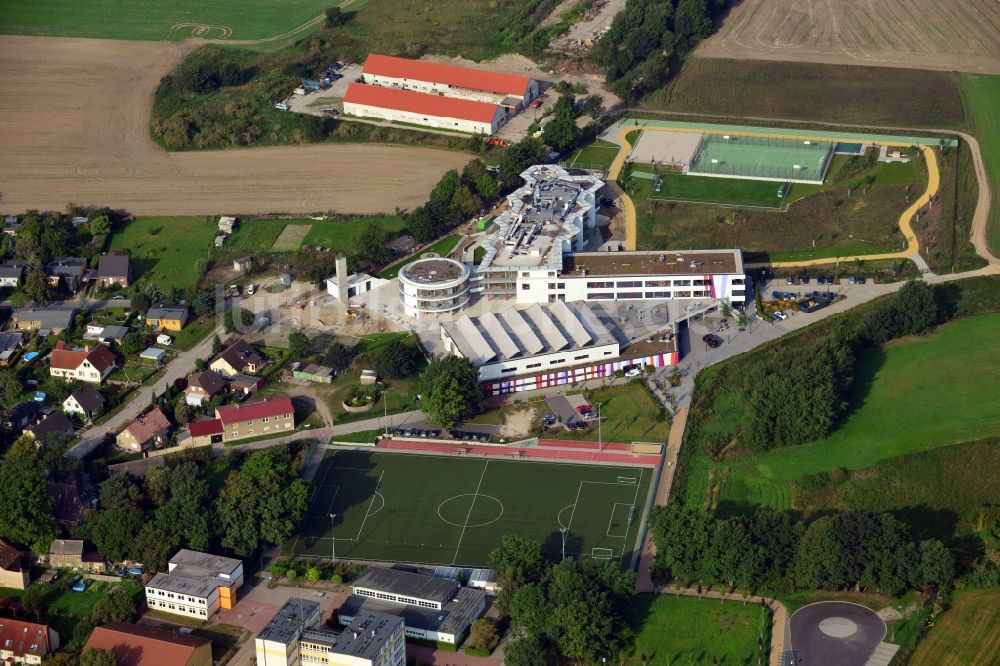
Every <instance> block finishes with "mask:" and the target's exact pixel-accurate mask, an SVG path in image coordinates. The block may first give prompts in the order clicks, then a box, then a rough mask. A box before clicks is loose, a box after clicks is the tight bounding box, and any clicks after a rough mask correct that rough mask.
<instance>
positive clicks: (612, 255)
mask: <svg viewBox="0 0 1000 666" xmlns="http://www.w3.org/2000/svg"><path fill="white" fill-rule="evenodd" d="M581 269H583V270H585V271H586V275H587V276H588V277H590V276H595V277H596V276H601V275H719V274H725V275H736V274H742V273H743V255H742V253H741V252H740V251H739V250H697V251H690V252H687V251H672V250H663V251H650V252H577V253H576V254H574V255H571V256H567V257H566V261H565V262H564V263H563V274H564V276H565V277H572V276H573V275H574V274H576V273H577V271H580V270H581Z"/></svg>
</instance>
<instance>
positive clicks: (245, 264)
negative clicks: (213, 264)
mask: <svg viewBox="0 0 1000 666" xmlns="http://www.w3.org/2000/svg"><path fill="white" fill-rule="evenodd" d="M251 267H253V259H251V258H250V257H240V258H239V259H233V270H234V271H236V272H237V273H246V272H247V271H248V270H250V268H251Z"/></svg>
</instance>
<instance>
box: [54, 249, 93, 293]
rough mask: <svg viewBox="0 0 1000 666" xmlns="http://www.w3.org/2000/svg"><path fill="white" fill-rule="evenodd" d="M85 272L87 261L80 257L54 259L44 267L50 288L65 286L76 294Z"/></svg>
mask: <svg viewBox="0 0 1000 666" xmlns="http://www.w3.org/2000/svg"><path fill="white" fill-rule="evenodd" d="M86 270H87V260H86V259H83V258H81V257H56V258H55V259H53V260H52V261H50V262H49V263H48V264H46V265H45V274H46V275H47V276H48V279H49V286H50V287H60V286H65V287H66V288H67V289H68V290H70V291H72V292H76V290H77V289H79V288H80V282H81V281H82V280H83V273H84V271H86Z"/></svg>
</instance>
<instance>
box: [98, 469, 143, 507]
mask: <svg viewBox="0 0 1000 666" xmlns="http://www.w3.org/2000/svg"><path fill="white" fill-rule="evenodd" d="M100 500H101V508H102V509H115V508H119V507H128V508H138V507H139V505H140V504H141V503H142V488H140V487H139V485H138V484H137V483H136V481H135V477H133V476H131V475H130V474H128V473H126V472H115V473H114V474H112V475H111V476H109V477H108V478H107V479H105V480H104V482H103V483H101V486H100Z"/></svg>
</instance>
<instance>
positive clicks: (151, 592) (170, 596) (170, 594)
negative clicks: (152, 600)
mask: <svg viewBox="0 0 1000 666" xmlns="http://www.w3.org/2000/svg"><path fill="white" fill-rule="evenodd" d="M146 596H157V597H166V598H167V599H177V601H190V602H191V603H195V602H201V603H204V602H205V600H204V599H196V598H194V597H188V596H185V595H183V594H178V595H177V596H174V593H173V592H164V591H163V590H158V589H156V588H155V587H147V588H146Z"/></svg>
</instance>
